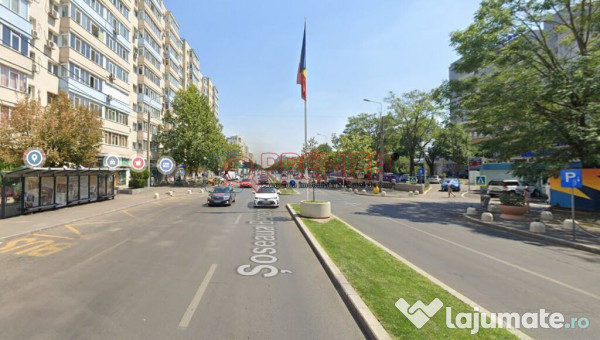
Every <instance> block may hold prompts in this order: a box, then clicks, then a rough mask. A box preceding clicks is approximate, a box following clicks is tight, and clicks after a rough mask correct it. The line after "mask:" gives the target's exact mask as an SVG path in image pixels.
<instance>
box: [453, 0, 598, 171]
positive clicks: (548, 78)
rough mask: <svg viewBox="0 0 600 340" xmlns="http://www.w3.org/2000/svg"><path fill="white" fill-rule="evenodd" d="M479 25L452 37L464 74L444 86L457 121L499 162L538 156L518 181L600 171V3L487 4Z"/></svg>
mask: <svg viewBox="0 0 600 340" xmlns="http://www.w3.org/2000/svg"><path fill="white" fill-rule="evenodd" d="M474 19H475V20H474V22H473V23H472V24H471V25H470V26H469V27H468V28H467V29H465V30H463V31H458V32H454V33H453V34H452V37H451V41H452V45H453V46H454V47H455V48H456V50H457V51H458V53H459V54H460V55H461V59H460V60H459V61H458V62H456V63H455V64H454V65H453V71H455V72H458V73H461V74H462V75H465V77H463V78H462V79H460V80H455V81H452V82H449V83H447V84H445V85H444V86H443V88H444V91H446V98H447V99H449V103H450V105H451V108H452V113H453V115H455V118H457V119H460V120H462V121H465V122H466V123H467V126H468V128H469V129H471V130H474V131H477V132H479V133H480V134H482V135H484V136H486V137H487V139H486V140H485V141H484V142H482V145H481V147H482V149H484V150H487V152H488V153H494V154H495V156H496V158H497V159H498V160H509V159H511V158H512V157H515V156H519V155H521V154H523V153H528V154H529V155H533V156H532V159H531V160H532V162H518V163H516V164H515V169H514V170H515V173H516V174H517V175H524V174H526V173H528V172H530V171H531V170H532V168H534V167H535V168H536V169H539V168H540V167H544V168H546V169H547V170H548V171H552V170H556V169H558V168H561V167H565V166H567V164H568V163H569V162H570V161H574V160H578V161H580V162H581V163H582V165H583V166H584V167H599V166H600V88H599V85H598V84H600V49H599V47H600V31H599V23H600V2H599V1H597V0H593V1H591V0H579V1H567V0H543V1H542V0H540V1H531V0H484V1H482V3H481V6H480V8H479V10H478V11H477V13H476V14H475V18H474Z"/></svg>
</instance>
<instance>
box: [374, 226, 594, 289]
mask: <svg viewBox="0 0 600 340" xmlns="http://www.w3.org/2000/svg"><path fill="white" fill-rule="evenodd" d="M384 218H385V219H388V220H390V221H392V222H394V223H397V224H400V225H401V226H404V227H406V228H410V229H413V230H415V231H418V232H420V233H423V234H426V235H429V236H431V237H433V238H437V239H438V240H441V241H444V242H447V243H450V244H452V245H455V246H457V247H459V248H462V249H464V250H467V251H470V252H472V253H475V254H477V255H480V256H483V257H486V258H488V259H490V260H493V261H496V262H499V263H502V264H504V265H506V266H509V267H512V268H515V269H518V270H520V271H522V272H525V273H527V274H530V275H533V276H537V277H539V278H541V279H544V280H547V281H550V282H552V283H555V284H557V285H559V286H563V287H565V288H567V289H570V290H573V291H575V292H578V293H581V294H583V295H587V296H589V297H591V298H593V299H596V300H600V296H598V295H596V294H594V293H590V292H588V291H585V290H583V289H580V288H577V287H574V286H571V285H570V284H568V283H564V282H562V281H558V280H556V279H553V278H551V277H548V276H546V275H544V274H540V273H537V272H534V271H532V270H529V269H527V268H524V267H521V266H519V265H516V264H514V263H511V262H508V261H505V260H502V259H500V258H497V257H495V256H492V255H489V254H486V253H483V252H480V251H478V250H475V249H472V248H469V247H467V246H463V245H462V244H459V243H456V242H454V241H450V240H448V239H445V238H443V237H440V236H437V235H434V234H432V233H429V232H426V231H424V230H421V229H418V228H415V227H411V226H409V225H407V224H404V223H402V222H399V221H396V220H394V219H391V218H389V217H384Z"/></svg>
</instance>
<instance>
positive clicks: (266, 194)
mask: <svg viewBox="0 0 600 340" xmlns="http://www.w3.org/2000/svg"><path fill="white" fill-rule="evenodd" d="M254 207H255V208H257V207H279V191H278V190H277V189H275V188H272V187H259V188H258V190H256V192H254Z"/></svg>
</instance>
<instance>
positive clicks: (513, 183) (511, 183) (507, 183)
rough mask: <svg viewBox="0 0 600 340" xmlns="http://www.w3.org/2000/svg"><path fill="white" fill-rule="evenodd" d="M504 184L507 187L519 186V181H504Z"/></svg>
mask: <svg viewBox="0 0 600 340" xmlns="http://www.w3.org/2000/svg"><path fill="white" fill-rule="evenodd" d="M504 184H506V185H519V182H518V181H504Z"/></svg>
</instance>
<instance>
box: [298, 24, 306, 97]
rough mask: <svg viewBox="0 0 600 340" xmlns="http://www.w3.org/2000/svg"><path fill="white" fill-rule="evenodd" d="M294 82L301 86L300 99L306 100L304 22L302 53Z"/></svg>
mask: <svg viewBox="0 0 600 340" xmlns="http://www.w3.org/2000/svg"><path fill="white" fill-rule="evenodd" d="M296 84H300V85H301V86H302V99H304V100H306V23H304V37H302V53H301V54H300V63H299V64H298V78H297V80H296Z"/></svg>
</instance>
